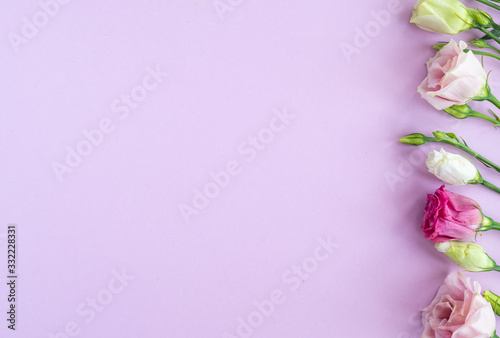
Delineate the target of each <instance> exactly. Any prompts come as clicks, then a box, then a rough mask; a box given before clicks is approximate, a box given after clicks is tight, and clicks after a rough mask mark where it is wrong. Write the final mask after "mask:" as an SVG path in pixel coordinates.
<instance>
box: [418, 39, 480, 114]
mask: <svg viewBox="0 0 500 338" xmlns="http://www.w3.org/2000/svg"><path fill="white" fill-rule="evenodd" d="M466 47H467V44H466V43H465V42H463V41H460V44H459V45H458V44H457V43H456V42H455V41H453V40H451V41H450V42H449V43H448V44H447V45H445V46H444V47H443V48H442V49H441V50H440V51H438V52H437V54H436V56H434V57H433V58H430V59H429V60H428V61H427V73H428V75H427V77H426V78H425V79H424V81H423V82H422V83H421V84H420V86H419V87H418V90H417V91H418V92H419V93H420V95H422V98H423V99H425V100H427V101H428V102H429V103H430V104H431V105H433V106H434V107H435V108H436V109H439V110H442V109H445V108H449V107H451V106H453V105H462V104H465V103H467V102H468V101H470V100H472V99H473V98H475V97H478V96H480V94H482V95H483V96H484V95H485V94H486V93H487V92H486V88H487V87H486V85H487V83H486V81H487V75H486V72H485V71H484V68H483V66H482V65H481V62H480V61H479V59H478V58H477V57H476V56H475V55H474V54H473V53H472V51H468V52H467V53H466V52H464V49H465V48H466Z"/></svg>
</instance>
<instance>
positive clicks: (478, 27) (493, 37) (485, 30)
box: [476, 0, 500, 44]
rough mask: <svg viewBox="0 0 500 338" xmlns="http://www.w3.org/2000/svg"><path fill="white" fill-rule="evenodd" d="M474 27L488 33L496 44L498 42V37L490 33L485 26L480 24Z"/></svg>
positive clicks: (499, 42) (499, 40) (499, 41)
mask: <svg viewBox="0 0 500 338" xmlns="http://www.w3.org/2000/svg"><path fill="white" fill-rule="evenodd" d="M477 1H482V0H477ZM499 8H500V6H499ZM499 10H500V9H499ZM476 28H477V29H479V30H480V31H481V32H483V33H484V34H486V35H488V36H489V37H490V38H492V39H493V40H495V41H496V42H497V43H498V44H500V39H499V38H498V37H497V36H496V35H495V34H493V33H491V32H490V31H489V30H487V29H486V28H484V27H482V26H477V27H476Z"/></svg>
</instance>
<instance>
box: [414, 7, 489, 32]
mask: <svg viewBox="0 0 500 338" xmlns="http://www.w3.org/2000/svg"><path fill="white" fill-rule="evenodd" d="M410 22H411V23H414V24H416V25H417V26H418V27H420V28H422V29H424V30H426V31H430V32H436V33H442V34H453V35H454V34H458V33H460V32H463V31H467V30H469V29H472V28H476V26H477V25H480V26H483V27H491V25H492V22H493V20H492V19H491V17H490V16H489V15H488V14H487V13H485V12H483V11H479V10H477V9H472V8H467V7H465V6H464V5H463V4H462V3H461V2H460V1H457V0H420V1H418V2H417V3H416V4H415V7H414V8H413V13H412V17H411V19H410Z"/></svg>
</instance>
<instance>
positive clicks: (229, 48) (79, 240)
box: [0, 0, 500, 338]
mask: <svg viewBox="0 0 500 338" xmlns="http://www.w3.org/2000/svg"><path fill="white" fill-rule="evenodd" d="M47 1H48V0H46V1H42V3H47ZM49 2H50V1H49ZM229 2H230V3H232V4H233V5H234V6H233V7H232V8H233V10H232V11H228V12H226V13H224V14H223V15H221V16H219V15H218V13H217V10H216V9H215V8H214V5H213V3H212V2H211V1H179V0H177V1H159V0H158V1H142V2H140V1H130V0H121V1H118V0H113V1H105V2H103V1H71V2H68V3H66V4H60V5H58V6H59V9H58V12H57V13H55V14H54V15H53V17H50V18H49V19H48V22H47V23H46V25H44V26H43V27H41V28H38V32H35V33H33V37H31V38H29V39H27V40H26V41H25V42H26V43H22V44H20V45H19V46H17V48H15V47H14V45H13V44H12V43H11V42H9V37H10V38H11V39H12V34H21V30H22V28H23V25H26V23H25V21H23V18H25V17H26V18H27V20H28V21H32V20H33V19H32V18H33V16H36V15H37V13H39V12H40V10H41V7H40V5H39V3H38V2H37V1H26V0H25V1H3V3H2V10H1V11H0V32H1V33H2V34H3V35H4V37H5V38H4V39H2V40H0V49H1V53H0V61H1V65H2V68H1V69H2V76H1V77H0V93H1V94H0V109H1V114H0V155H1V159H2V165H1V166H0V174H1V178H2V180H1V190H0V191H1V194H0V196H1V200H0V215H1V216H0V240H1V242H0V248H1V251H0V252H6V238H5V234H6V229H7V225H8V224H10V223H15V224H17V225H18V257H17V260H18V262H17V264H18V273H19V280H18V283H19V284H18V290H17V292H18V303H17V309H18V312H17V316H18V322H17V330H16V332H11V330H8V329H7V328H6V326H7V323H6V321H5V319H4V318H5V317H6V315H5V314H4V315H0V323H3V324H2V326H1V327H0V332H1V333H0V335H1V336H2V337H14V336H17V337H51V334H53V336H54V337H59V338H61V337H69V336H74V337H93V338H94V337H176V338H181V337H238V335H237V329H238V326H239V325H240V324H239V323H240V321H239V319H238V318H239V317H241V318H243V320H244V321H246V322H248V317H249V316H250V317H251V316H252V313H253V312H254V311H256V309H257V308H256V306H255V305H254V304H253V303H254V301H257V302H263V301H264V300H269V299H270V298H271V294H272V293H273V292H274V293H276V292H277V293H280V292H281V294H282V296H281V298H280V299H281V300H282V303H281V304H278V305H274V309H273V310H272V311H271V310H269V309H268V310H269V311H268V312H270V313H268V315H269V317H265V316H262V315H261V316H260V317H258V315H255V313H254V314H253V316H254V319H256V320H258V319H259V318H260V319H262V320H261V322H260V323H258V325H256V326H257V327H255V328H252V331H251V332H247V333H248V334H247V335H246V336H247V337H250V336H251V337H289V338H292V337H297V338H299V337H361V336H371V337H395V338H405V337H406V338H408V337H419V336H420V334H421V332H422V328H421V325H420V319H419V310H420V309H421V308H423V307H425V306H426V305H427V304H428V303H429V302H430V300H431V299H432V298H433V296H434V294H435V292H436V290H437V288H438V287H439V285H440V284H441V283H442V281H443V280H444V278H445V276H446V274H447V273H448V272H452V271H455V270H456V266H454V265H453V264H452V263H451V262H450V261H449V260H448V259H447V258H446V257H445V256H444V255H440V254H438V253H437V252H435V250H434V248H433V245H432V243H430V242H428V241H427V240H425V239H424V238H423V236H422V235H421V233H420V230H419V223H420V221H421V214H422V209H423V206H424V204H425V198H426V197H425V196H426V193H430V192H433V191H434V190H435V189H436V188H438V187H439V186H440V182H439V181H437V180H436V179H435V178H434V177H432V176H431V175H430V174H427V173H426V169H425V165H424V164H423V157H424V156H423V152H422V151H421V150H419V149H418V148H411V147H408V146H404V145H400V144H398V143H397V139H398V138H399V137H401V136H402V135H405V134H407V133H410V132H416V131H421V132H426V133H430V132H432V131H433V130H437V129H440V130H445V131H454V132H456V133H458V134H459V135H461V136H463V137H464V138H465V139H466V140H467V141H468V143H469V144H470V145H471V146H472V147H474V148H475V149H477V150H479V151H480V152H482V153H484V154H485V155H487V157H490V158H491V159H493V160H495V161H497V162H500V155H499V154H498V151H497V149H498V144H499V143H498V142H500V140H499V136H498V131H496V130H495V129H494V128H492V127H491V126H490V125H489V124H487V123H485V122H481V121H473V120H465V121H457V120H454V119H452V118H450V117H448V116H446V114H444V113H441V112H437V111H435V110H434V109H433V108H432V107H430V106H429V105H428V104H427V103H426V102H424V101H422V100H421V99H420V97H419V95H418V94H417V93H416V86H417V85H418V84H419V83H420V81H421V80H422V79H423V78H424V77H425V68H424V62H425V61H426V60H427V58H429V57H430V56H432V55H433V54H434V52H433V51H432V49H431V48H430V46H431V45H432V44H433V43H435V42H437V41H440V40H441V41H442V40H447V39H448V38H449V37H446V36H438V35H435V34H431V33H427V32H423V31H421V30H419V29H417V28H416V27H414V26H411V25H410V24H408V20H409V17H410V13H411V8H412V7H413V4H414V2H413V1H403V0H401V2H400V3H399V5H398V1H397V0H393V1H388V0H370V1H368V0H360V1H327V0H315V1H305V2H293V3H291V2H290V1H274V2H268V1H261V0H254V1H245V0H243V1H237V0H232V1H229V0H226V1H223V3H225V4H228V3H229ZM391 3H392V5H390V4H391ZM466 4H467V5H469V6H474V5H475V3H474V2H472V1H468V2H467V3H466ZM227 6H229V5H227ZM388 9H393V13H392V14H390V17H386V22H383V24H384V26H383V27H381V25H379V24H376V25H374V22H375V21H374V20H375V19H374V14H373V12H375V13H380V11H386V13H389V12H387V11H388ZM394 9H398V11H397V14H395V11H394ZM379 15H380V14H379ZM38 19H39V20H43V15H42V16H41V17H40V18H38ZM42 23H43V22H42ZM370 25H371V26H370ZM377 27H378V30H377ZM357 29H360V30H362V31H364V30H366V29H368V30H369V29H372V30H371V31H370V34H371V36H368V40H366V39H365V41H364V46H363V48H360V49H359V50H358V53H355V54H352V55H351V56H350V57H347V58H346V57H345V55H344V54H343V52H342V49H341V47H342V46H344V48H345V46H346V44H350V45H354V39H355V36H356V34H359V33H357V32H358V31H357ZM358 42H359V41H358ZM16 49H17V51H16ZM491 65H493V66H491ZM148 67H150V68H153V69H154V68H157V67H158V68H159V69H160V70H161V71H162V72H165V73H166V75H163V77H162V82H161V83H160V84H159V85H158V86H157V88H155V89H154V90H151V91H149V92H147V97H146V98H145V100H144V101H143V102H141V103H140V104H139V105H138V107H137V108H135V109H132V110H131V112H130V114H129V115H123V114H122V113H120V112H115V111H113V110H112V105H113V103H114V102H115V100H120V97H121V95H122V94H126V93H128V94H130V92H131V91H132V90H133V89H134V88H136V86H138V85H141V83H142V82H143V79H144V78H145V77H146V76H147V74H148V71H147V69H148ZM486 68H487V69H493V70H494V71H493V73H492V74H491V77H490V79H491V85H492V88H493V90H494V91H495V89H496V93H499V92H500V74H498V69H499V68H498V67H497V65H495V64H491V63H488V62H487V63H486ZM148 81H150V82H149V85H151V84H152V81H151V80H148ZM136 89H137V88H136ZM483 105H487V104H483ZM483 107H484V106H483ZM276 110H278V111H284V110H286V111H287V112H288V114H292V115H293V116H294V117H293V118H290V121H289V124H288V125H284V128H282V130H281V131H280V132H275V133H274V139H273V140H272V141H270V142H269V144H267V145H265V148H264V149H262V150H258V151H255V153H256V156H255V158H253V159H252V160H251V161H247V159H248V158H249V155H248V154H243V153H242V152H244V150H243V151H242V149H240V150H238V149H239V147H240V145H241V144H242V142H245V141H246V140H248V138H249V137H252V136H256V135H257V134H259V133H260V132H262V133H264V134H265V133H266V131H267V130H265V129H263V128H266V127H268V126H269V124H270V123H274V122H272V121H275V120H273V116H275V111H276ZM103 119H105V120H106V119H109V120H110V121H111V123H112V128H114V129H113V130H112V131H111V132H110V133H108V134H104V137H103V139H102V141H101V142H100V144H98V145H96V146H94V147H93V149H92V152H91V154H90V155H89V156H86V157H83V159H82V162H81V164H79V165H77V166H75V167H74V168H72V172H71V173H65V174H63V175H62V180H59V179H58V176H57V175H56V173H55V171H54V170H53V164H54V162H59V163H61V164H65V157H66V156H67V152H68V150H67V149H68V148H67V147H68V146H69V147H71V148H73V149H74V148H75V147H76V146H77V145H78V144H79V143H80V142H81V141H82V140H85V136H84V134H83V133H82V130H91V129H95V128H98V127H99V124H100V121H102V120H103ZM275 125H276V124H275ZM263 130H264V131H263ZM264 134H263V135H264ZM266 135H267V136H269V134H266ZM264 137H265V136H264ZM243 147H244V148H245V149H248V148H247V146H243ZM436 147H438V146H436ZM431 148H432V147H431ZM228 161H237V162H238V163H239V165H240V168H241V169H240V170H241V172H240V173H239V174H238V175H236V176H232V177H231V180H230V182H229V184H228V185H227V187H225V188H224V189H221V191H220V192H219V194H218V195H217V196H216V197H215V198H212V199H209V204H208V206H207V207H206V208H204V209H203V210H200V211H199V214H198V215H193V216H192V217H189V219H190V222H189V223H187V222H186V221H185V219H184V218H183V216H182V213H181V211H180V209H179V205H180V204H188V205H191V206H192V199H193V197H194V192H193V189H200V190H202V189H203V188H204V187H205V186H206V185H207V184H209V183H210V182H212V181H213V180H212V178H211V176H210V173H211V172H219V171H221V170H224V169H225V167H226V163H227V162H228ZM480 168H481V170H482V172H483V173H484V176H485V178H487V179H488V178H489V179H491V181H493V182H496V183H500V179H499V178H498V177H495V174H494V173H493V172H491V171H488V170H487V169H483V168H482V167H480ZM389 176H390V177H393V178H394V177H396V176H397V177H399V180H400V181H398V182H396V183H395V182H392V183H391V182H390V181H388V179H387V178H388V177H389ZM450 190H452V191H456V192H460V193H463V194H466V195H469V196H470V197H472V198H474V199H476V200H477V201H479V202H480V204H481V205H482V207H483V209H484V210H485V211H486V212H487V213H488V214H489V215H490V216H492V217H493V218H496V219H500V211H499V209H498V207H497V205H498V204H497V203H498V196H496V195H495V194H494V193H492V192H489V191H486V190H485V189H484V188H481V187H450ZM328 237H329V238H330V240H331V241H332V242H335V243H336V248H335V249H334V250H333V253H331V254H328V257H327V258H326V256H325V255H326V254H327V251H326V250H322V249H318V248H319V242H318V238H319V239H322V240H325V241H326V240H327V238H328ZM499 241H500V234H498V233H487V234H485V235H484V236H483V237H481V238H479V243H480V244H481V245H483V246H484V247H485V248H486V250H487V251H488V252H489V253H490V254H491V255H492V256H494V257H495V256H496V257H497V258H498V257H500V249H499V246H498V243H499ZM318 250H322V251H321V252H322V253H321V255H322V256H321V257H322V259H324V260H323V261H320V262H319V263H318V262H317V260H315V259H314V258H311V257H314V254H315V253H318V252H319V251H318ZM6 259H7V258H6V254H2V255H0V262H2V263H0V266H2V269H1V270H0V271H2V273H1V274H0V276H5V275H6V272H5V265H6ZM314 262H316V263H318V264H317V267H315V266H314ZM302 264H306V265H307V264H309V265H308V268H309V269H310V270H314V271H312V272H311V273H308V275H307V277H305V278H301V279H302V280H301V281H300V286H299V287H298V289H296V290H295V289H293V286H294V285H295V282H293V283H292V282H290V278H291V273H290V271H291V269H292V268H293V266H297V265H302ZM122 271H125V272H126V274H127V275H131V276H133V280H129V281H125V282H124V283H123V285H122V287H120V283H119V281H117V280H116V277H114V276H115V275H114V274H116V273H120V272H122ZM284 276H285V277H284ZM473 277H474V278H475V279H476V280H478V281H480V282H481V283H482V285H483V287H484V288H491V289H492V290H493V291H497V292H500V286H498V285H500V284H499V281H500V275H499V274H498V273H496V272H491V273H484V274H473ZM3 278H4V277H1V278H0V281H1V280H2V279H3ZM125 284H126V285H125ZM1 285H2V286H1V287H0V299H2V302H0V313H5V312H6V311H7V306H8V305H7V301H6V296H7V293H8V290H7V286H6V285H5V283H4V282H2V283H1ZM111 289H112V290H114V291H115V292H116V293H114V294H113V293H110V291H109V290H111ZM118 289H119V291H118ZM275 290H278V291H275ZM109 295H111V296H112V299H109V298H106V296H108V297H109ZM96 297H98V298H99V297H100V299H101V301H102V302H103V303H106V304H105V305H104V306H102V308H101V307H98V308H99V311H97V310H90V307H89V305H87V302H92V299H94V298H96ZM108 301H109V302H108ZM79 308H80V310H82V309H83V310H86V311H87V312H86V313H87V315H82V314H81V313H80V312H79V311H78V309H79ZM90 313H93V317H92V316H91V315H90ZM255 316H257V317H255ZM65 329H67V332H66V333H64V330H65ZM247 330H248V329H247ZM240 336H245V335H240Z"/></svg>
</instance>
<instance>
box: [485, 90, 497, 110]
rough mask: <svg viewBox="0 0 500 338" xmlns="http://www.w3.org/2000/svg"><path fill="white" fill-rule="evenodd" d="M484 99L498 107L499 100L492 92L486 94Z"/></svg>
mask: <svg viewBox="0 0 500 338" xmlns="http://www.w3.org/2000/svg"><path fill="white" fill-rule="evenodd" d="M486 100H488V101H490V102H491V103H493V104H494V105H495V106H496V107H497V108H500V101H498V99H497V98H496V97H495V96H494V95H493V94H491V93H490V95H488V97H487V98H486Z"/></svg>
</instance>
